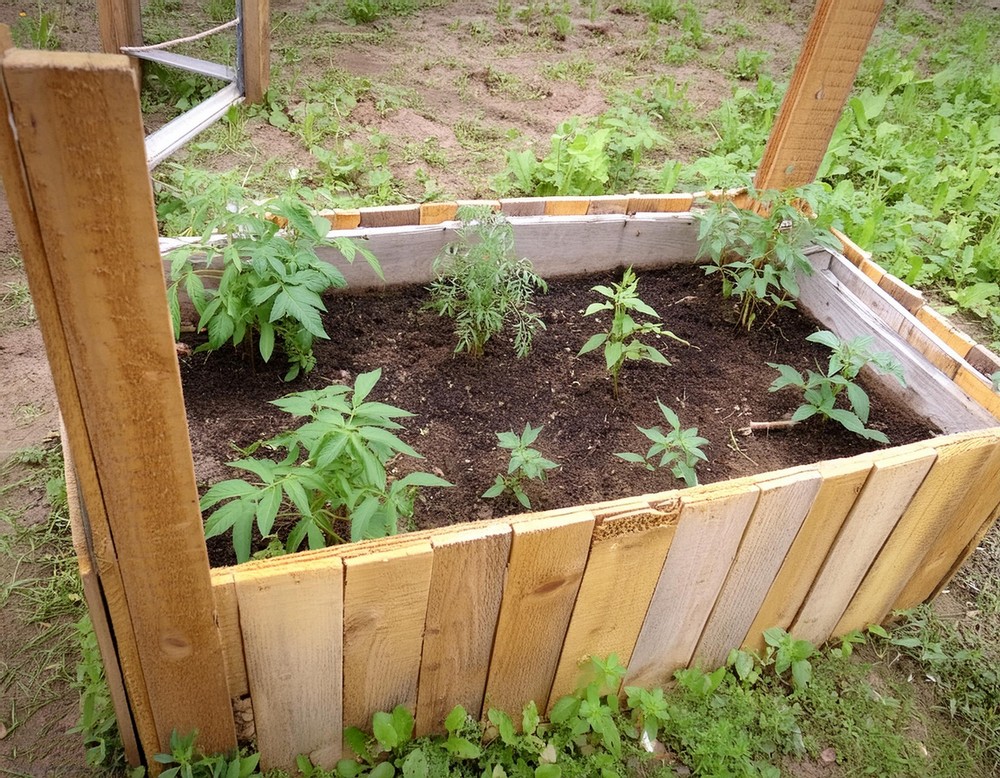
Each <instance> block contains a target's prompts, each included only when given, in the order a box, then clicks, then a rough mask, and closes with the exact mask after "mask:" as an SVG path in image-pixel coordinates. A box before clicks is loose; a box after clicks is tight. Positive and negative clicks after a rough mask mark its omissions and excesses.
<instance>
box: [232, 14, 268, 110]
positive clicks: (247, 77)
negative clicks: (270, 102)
mask: <svg viewBox="0 0 1000 778" xmlns="http://www.w3.org/2000/svg"><path fill="white" fill-rule="evenodd" d="M239 3H240V9H241V11H240V15H241V16H242V18H243V94H244V99H245V100H246V101H247V102H248V103H259V102H262V101H263V99H264V93H265V92H267V88H268V86H269V85H270V83H271V0H239Z"/></svg>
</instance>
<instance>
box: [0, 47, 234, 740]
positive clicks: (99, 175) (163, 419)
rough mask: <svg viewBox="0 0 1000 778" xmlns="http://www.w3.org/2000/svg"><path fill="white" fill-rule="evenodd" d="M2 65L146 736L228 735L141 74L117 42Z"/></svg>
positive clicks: (75, 441) (65, 378) (117, 625)
mask: <svg viewBox="0 0 1000 778" xmlns="http://www.w3.org/2000/svg"><path fill="white" fill-rule="evenodd" d="M3 70H4V79H5V82H6V86H7V91H8V95H9V100H10V108H11V114H12V118H13V122H14V125H15V127H16V130H17V133H18V139H19V143H20V153H21V160H22V163H23V166H24V171H25V173H26V180H27V184H28V189H29V191H30V198H31V203H32V205H33V207H34V211H35V218H36V219H37V229H38V235H39V236H40V237H41V244H42V246H43V248H44V258H41V257H39V256H38V255H37V254H36V255H34V256H32V257H31V258H30V259H29V257H28V255H26V256H25V261H26V264H27V263H29V262H32V263H34V262H38V261H39V260H40V259H41V260H42V262H43V264H44V265H45V268H46V269H44V270H43V269H41V268H35V269H34V270H32V271H31V276H33V277H34V278H36V279H38V278H43V284H44V282H45V281H44V276H45V275H46V273H47V276H48V279H47V280H48V283H49V284H50V285H51V290H52V299H51V300H48V301H46V302H47V303H54V310H55V313H56V317H55V318H54V320H53V319H49V321H48V322H47V323H46V324H45V325H43V326H45V327H46V328H49V329H51V330H53V332H50V336H51V337H50V339H47V341H46V344H47V348H48V344H49V342H51V341H57V340H59V339H60V338H63V339H64V341H65V352H64V353H57V354H56V361H57V362H58V361H60V360H62V359H64V358H66V357H68V366H69V369H70V374H69V375H66V374H64V373H62V372H61V371H62V369H65V368H66V365H65V364H62V365H61V368H60V371H59V372H57V371H54V377H55V379H56V381H57V392H58V394H59V397H60V401H62V399H63V397H64V396H67V397H69V398H70V403H71V406H72V402H73V401H72V396H73V394H74V393H76V394H77V397H78V403H79V406H78V407H79V408H80V413H81V416H82V418H80V417H78V418H76V419H73V421H72V423H71V416H73V415H74V412H75V409H73V408H72V407H71V408H70V413H68V414H67V433H68V435H69V437H70V444H71V447H72V449H73V453H74V457H77V451H78V450H79V451H80V452H81V454H82V459H83V460H84V461H86V458H87V457H89V456H91V455H92V456H93V461H94V463H95V472H96V480H97V483H96V484H94V483H91V484H89V487H90V491H91V493H92V494H94V495H100V498H101V499H102V500H103V504H104V509H105V511H106V517H107V522H108V526H109V527H110V532H111V537H110V538H109V541H110V546H111V548H113V549H114V551H113V553H115V554H116V556H117V559H118V566H119V569H120V575H121V581H122V584H123V587H122V589H123V593H124V597H125V599H126V600H127V614H128V617H127V618H125V616H124V614H123V613H122V611H123V609H122V608H121V607H119V606H117V605H116V607H115V608H113V609H111V615H112V618H113V619H114V623H113V626H114V630H115V634H116V639H119V646H122V645H126V646H127V644H128V642H129V637H128V634H127V633H128V630H131V631H132V632H133V635H134V641H135V646H136V651H137V657H138V660H139V664H140V665H141V674H142V678H143V681H144V685H145V691H146V694H147V695H148V701H149V708H150V709H151V711H152V719H153V724H154V725H155V737H154V736H151V735H150V733H149V731H148V729H144V727H143V726H142V724H141V723H140V725H139V735H140V738H141V739H142V741H143V748H144V749H145V751H146V753H147V755H148V754H149V753H152V752H155V751H165V750H167V748H168V746H169V738H170V733H171V732H172V731H173V730H175V729H176V730H179V731H190V730H192V729H197V730H199V733H200V743H201V745H202V747H203V748H205V749H207V750H214V751H224V750H227V749H229V748H232V747H233V746H234V745H235V742H236V735H235V727H234V725H233V718H232V711H231V708H230V704H229V695H228V690H227V688H226V679H225V669H224V665H223V659H222V652H221V648H220V642H219V636H218V632H217V629H216V627H215V622H214V618H213V603H212V593H211V586H210V580H209V568H208V555H207V552H206V550H205V543H204V539H203V533H202V529H201V527H202V524H201V514H200V512H199V510H198V492H197V488H196V485H195V480H194V466H193V463H192V460H191V451H190V444H189V441H188V432H187V425H186V422H185V416H184V403H183V399H182V397H181V389H180V375H179V371H178V367H177V359H176V354H175V352H174V344H173V334H172V332H171V327H170V321H169V313H168V311H167V307H166V299H165V295H164V293H163V274H162V265H161V261H160V253H159V246H158V241H157V235H156V217H155V213H154V209H153V194H152V188H151V186H150V182H149V177H148V172H147V170H146V157H145V148H144V144H143V128H142V120H141V116H140V112H139V100H138V91H137V89H136V86H135V82H134V80H133V74H132V71H131V69H130V68H129V66H128V63H127V61H126V60H124V59H122V58H121V57H117V56H115V57H112V56H108V55H101V54H69V53H60V52H35V51H14V52H11V53H9V54H8V55H6V56H5V57H4V60H3ZM96 203H100V209H99V211H96V210H95V204H96ZM123 289H127V290H128V294H122V290H123ZM59 331H61V335H60V334H59ZM60 349H61V347H59V346H57V347H56V351H57V352H58V351H60ZM50 353H51V352H50ZM64 382H67V383H68V385H65V384H64ZM60 384H64V385H62V386H60ZM88 446H89V447H90V448H91V449H92V451H90V452H88ZM76 461H77V462H78V463H80V462H81V458H80V457H77V459H76ZM92 475H93V474H88V478H89V477H92ZM81 480H82V479H81ZM85 496H87V495H85ZM88 499H89V496H88ZM87 509H88V511H90V510H91V508H90V504H89V503H88V505H87ZM102 575H103V571H102ZM110 605H111V604H110V602H109V607H110ZM129 622H130V623H129ZM119 631H121V636H120V638H119ZM127 661H128V660H127V659H126V658H125V657H124V656H123V671H124V672H125V673H126V682H127V683H128V673H129V668H128V666H127V664H126V662H127ZM133 689H134V683H133V684H130V685H129V694H130V697H132V698H133V699H132V702H133V705H135V704H136V700H137V699H139V698H140V697H141V694H139V693H138V690H136V693H135V694H134V692H133ZM133 694H134V696H133ZM137 721H138V718H137Z"/></svg>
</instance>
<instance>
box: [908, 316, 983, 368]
mask: <svg viewBox="0 0 1000 778" xmlns="http://www.w3.org/2000/svg"><path fill="white" fill-rule="evenodd" d="M915 315H916V317H917V320H918V321H919V322H921V323H922V324H923V325H925V326H926V327H927V328H928V329H929V330H930V331H931V332H933V333H934V334H935V335H937V336H938V337H939V338H940V339H941V340H943V341H944V342H945V343H947V344H948V346H949V347H950V348H951V349H952V350H954V351H955V353H956V354H958V355H959V356H960V357H964V356H965V355H966V354H968V353H969V351H970V350H971V349H972V348H973V347H974V346H975V345H976V341H974V340H973V339H972V338H970V337H969V336H968V335H966V334H965V333H964V332H962V331H961V330H960V329H958V328H956V327H955V326H953V325H952V323H951V322H950V321H948V320H947V319H946V318H945V317H944V316H942V315H941V314H940V313H938V312H937V311H935V310H934V309H933V308H931V307H930V306H929V305H925V306H923V307H922V308H919V309H918V310H917V312H916V314H915Z"/></svg>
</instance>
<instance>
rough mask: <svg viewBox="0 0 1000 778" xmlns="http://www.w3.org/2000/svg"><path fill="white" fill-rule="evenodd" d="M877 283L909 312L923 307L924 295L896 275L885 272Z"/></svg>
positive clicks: (914, 311)
mask: <svg viewBox="0 0 1000 778" xmlns="http://www.w3.org/2000/svg"><path fill="white" fill-rule="evenodd" d="M878 285H879V286H880V287H881V288H882V289H884V290H885V291H886V292H887V293H888V294H889V296H890V297H892V299H893V300H895V301H896V302H898V303H899V304H900V305H902V306H903V307H904V308H905V309H906V310H907V311H909V312H910V313H911V314H913V313H916V312H917V311H918V310H920V308H921V307H923V304H924V296H923V295H922V294H921V293H920V292H918V291H917V290H916V289H914V288H913V287H912V286H910V285H909V284H907V283H904V282H903V281H901V280H900V279H898V278H896V276H893V275H889V274H888V273H886V274H885V275H884V276H882V279H881V280H880V281H879V282H878Z"/></svg>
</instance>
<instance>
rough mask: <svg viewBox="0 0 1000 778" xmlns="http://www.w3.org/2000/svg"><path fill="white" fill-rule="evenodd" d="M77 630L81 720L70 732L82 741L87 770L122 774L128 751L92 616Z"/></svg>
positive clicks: (81, 622) (77, 672)
mask: <svg viewBox="0 0 1000 778" xmlns="http://www.w3.org/2000/svg"><path fill="white" fill-rule="evenodd" d="M76 630H77V636H78V638H79V640H80V661H79V662H78V663H77V666H76V680H75V682H74V686H75V687H76V688H77V689H78V690H79V692H80V720H79V722H78V723H77V725H76V726H74V727H73V728H71V729H70V732H75V733H78V734H79V735H80V737H81V739H82V740H83V746H84V748H85V749H86V752H85V755H84V758H85V759H86V762H87V766H88V767H91V768H100V769H104V770H108V771H111V770H121V769H122V768H124V766H125V751H124V749H123V747H122V742H121V737H120V735H119V734H118V722H117V720H116V719H115V711H114V707H113V706H112V704H111V694H110V692H109V691H108V682H107V679H106V678H105V675H104V663H103V661H102V659H101V652H100V649H99V648H98V645H97V636H96V635H95V634H94V627H93V624H92V623H91V621H90V615H89V614H88V615H85V616H83V617H82V618H80V620H79V621H77V623H76Z"/></svg>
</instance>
